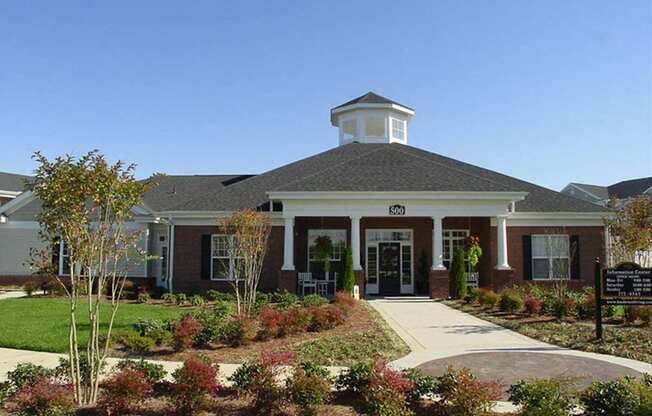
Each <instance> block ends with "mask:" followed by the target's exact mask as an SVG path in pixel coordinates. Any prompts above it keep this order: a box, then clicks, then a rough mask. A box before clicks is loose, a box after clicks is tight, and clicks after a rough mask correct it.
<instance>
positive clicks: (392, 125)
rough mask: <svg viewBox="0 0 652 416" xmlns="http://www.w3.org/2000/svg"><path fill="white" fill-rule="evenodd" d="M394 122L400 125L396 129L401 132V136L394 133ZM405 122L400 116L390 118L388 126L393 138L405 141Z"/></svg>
mask: <svg viewBox="0 0 652 416" xmlns="http://www.w3.org/2000/svg"><path fill="white" fill-rule="evenodd" d="M394 123H397V124H398V125H400V126H401V127H400V128H398V129H396V130H400V131H401V132H402V133H403V137H398V136H396V135H395V134H394ZM406 125H407V122H406V121H405V120H401V119H400V118H390V121H389V127H390V132H391V137H392V139H394V140H398V141H401V142H404V141H405V138H406V135H407V128H406Z"/></svg>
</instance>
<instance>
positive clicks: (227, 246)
mask: <svg viewBox="0 0 652 416" xmlns="http://www.w3.org/2000/svg"><path fill="white" fill-rule="evenodd" d="M234 244H235V239H234V238H233V236H230V235H226V234H214V235H213V237H212V239H211V279H212V280H233V279H235V278H236V271H237V267H238V266H239V262H238V261H239V259H238V258H237V257H233V251H234Z"/></svg>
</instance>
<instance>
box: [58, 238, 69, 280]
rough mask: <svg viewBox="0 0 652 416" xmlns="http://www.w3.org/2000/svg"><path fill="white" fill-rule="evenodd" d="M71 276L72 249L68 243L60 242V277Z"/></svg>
mask: <svg viewBox="0 0 652 416" xmlns="http://www.w3.org/2000/svg"><path fill="white" fill-rule="evenodd" d="M69 274H70V248H69V247H68V243H66V242H65V241H63V240H60V242H59V275H60V276H68V275H69Z"/></svg>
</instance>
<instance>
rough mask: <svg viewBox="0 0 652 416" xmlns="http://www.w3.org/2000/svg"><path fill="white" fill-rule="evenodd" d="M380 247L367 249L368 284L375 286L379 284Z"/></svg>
mask: <svg viewBox="0 0 652 416" xmlns="http://www.w3.org/2000/svg"><path fill="white" fill-rule="evenodd" d="M377 266H378V247H377V246H369V247H367V283H368V284H370V285H375V284H377V283H378V267H377Z"/></svg>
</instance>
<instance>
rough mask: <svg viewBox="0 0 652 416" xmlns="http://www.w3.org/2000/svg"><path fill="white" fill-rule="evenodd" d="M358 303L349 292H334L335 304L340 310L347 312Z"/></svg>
mask: <svg viewBox="0 0 652 416" xmlns="http://www.w3.org/2000/svg"><path fill="white" fill-rule="evenodd" d="M357 303H358V301H357V300H355V298H354V297H353V296H351V294H349V293H346V292H337V293H336V294H335V306H337V307H338V308H340V309H341V310H342V312H344V313H346V314H348V313H349V312H350V311H351V309H353V308H354V307H355V305H356V304H357Z"/></svg>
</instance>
